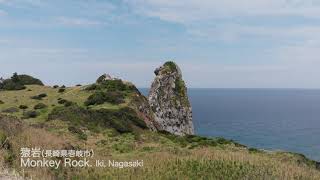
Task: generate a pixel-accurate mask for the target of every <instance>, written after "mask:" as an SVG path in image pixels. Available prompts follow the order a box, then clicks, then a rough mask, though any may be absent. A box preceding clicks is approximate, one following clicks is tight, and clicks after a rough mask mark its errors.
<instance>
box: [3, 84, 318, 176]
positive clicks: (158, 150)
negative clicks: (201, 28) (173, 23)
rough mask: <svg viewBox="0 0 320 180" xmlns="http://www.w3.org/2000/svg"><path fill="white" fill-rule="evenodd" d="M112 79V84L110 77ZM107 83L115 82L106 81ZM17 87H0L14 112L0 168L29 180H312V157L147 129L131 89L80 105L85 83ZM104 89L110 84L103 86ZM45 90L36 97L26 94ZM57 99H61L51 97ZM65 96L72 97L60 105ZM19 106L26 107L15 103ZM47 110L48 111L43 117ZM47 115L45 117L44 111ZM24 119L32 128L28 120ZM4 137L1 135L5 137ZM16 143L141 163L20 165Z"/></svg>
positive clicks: (5, 124)
mask: <svg viewBox="0 0 320 180" xmlns="http://www.w3.org/2000/svg"><path fill="white" fill-rule="evenodd" d="M116 84H117V83H116ZM113 85H115V84H113ZM26 87H27V88H26V89H25V90H20V91H0V99H1V101H3V103H0V111H2V110H4V109H8V108H12V107H15V108H18V111H19V112H14V113H7V114H9V115H10V117H7V116H3V115H1V114H6V113H0V125H1V126H0V145H1V143H3V142H4V141H5V140H6V139H8V140H9V141H8V142H6V148H0V166H5V167H11V168H14V169H16V170H17V171H18V172H19V173H20V175H23V176H25V177H32V178H33V179H114V178H116V179H227V180H228V179H230V180H233V179H237V180H238V179H240V180H241V179H250V180H251V179H252V180H255V179H257V180H259V179H315V180H316V179H320V171H319V170H317V169H316V168H315V167H316V166H315V163H316V162H315V161H312V160H309V159H307V158H305V157H304V156H303V155H300V154H295V153H286V152H265V151H262V150H258V149H255V148H247V147H245V146H243V145H241V144H238V143H236V142H234V141H232V140H226V139H223V138H206V137H200V136H185V137H179V136H175V135H171V134H168V133H166V132H151V131H149V130H147V129H146V125H145V123H144V122H143V121H142V120H141V119H140V118H139V117H138V116H137V114H136V113H135V111H134V110H133V108H132V106H133V104H139V103H142V102H140V101H143V100H142V99H141V98H140V99H137V98H138V97H140V96H138V95H137V94H135V91H134V90H130V91H127V89H124V91H126V96H125V102H124V103H122V104H119V105H116V104H111V103H104V104H101V105H93V106H89V107H87V106H85V105H84V102H85V101H86V100H87V99H88V97H89V96H90V95H92V94H93V93H94V91H95V90H90V91H88V90H84V89H86V88H87V87H88V86H82V87H68V88H66V90H65V92H63V93H59V92H58V88H52V87H47V86H38V85H27V86H26ZM111 87H112V86H111ZM43 93H45V94H47V96H46V97H43V98H42V99H41V100H37V99H31V98H30V97H32V96H37V95H39V94H43ZM62 99H64V100H65V102H64V103H59V102H58V101H59V100H60V101H61V100H62ZM66 102H72V103H71V104H70V105H68V106H67V105H66ZM39 103H43V104H45V105H46V106H47V107H44V108H43V109H37V110H36V111H37V113H38V116H37V117H36V118H29V119H24V120H19V119H14V118H12V117H11V116H13V117H18V118H22V117H23V113H25V112H27V111H34V109H33V108H34V106H35V105H37V104H39ZM20 105H25V106H27V108H25V107H24V108H22V109H19V106H20ZM49 115H50V116H49ZM48 116H49V117H48ZM30 124H32V126H30ZM7 137H8V138H7ZM21 147H42V148H43V149H93V150H94V152H95V156H94V158H93V159H92V161H94V160H95V159H104V160H108V159H113V160H119V161H123V160H143V161H144V167H143V168H131V169H130V168H129V169H116V168H74V169H71V168H60V169H58V170H53V169H46V168H38V169H36V168H35V169H32V168H31V169H30V168H29V169H28V168H27V169H24V170H23V169H22V168H21V167H20V164H19V162H20V161H19V153H20V148H21Z"/></svg>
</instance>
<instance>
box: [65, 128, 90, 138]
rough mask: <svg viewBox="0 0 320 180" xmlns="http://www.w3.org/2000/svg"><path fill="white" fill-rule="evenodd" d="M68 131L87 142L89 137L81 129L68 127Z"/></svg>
mask: <svg viewBox="0 0 320 180" xmlns="http://www.w3.org/2000/svg"><path fill="white" fill-rule="evenodd" d="M68 130H69V131H70V132H72V133H74V134H77V135H78V137H79V139H82V140H87V135H86V134H85V133H84V132H83V131H82V130H81V129H80V128H77V127H75V126H70V127H68Z"/></svg>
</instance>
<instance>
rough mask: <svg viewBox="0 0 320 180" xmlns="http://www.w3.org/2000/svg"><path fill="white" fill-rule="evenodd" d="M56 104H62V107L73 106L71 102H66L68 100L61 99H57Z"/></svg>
mask: <svg viewBox="0 0 320 180" xmlns="http://www.w3.org/2000/svg"><path fill="white" fill-rule="evenodd" d="M58 103H59V104H63V105H64V106H66V107H68V106H72V105H74V104H75V103H74V102H72V101H68V100H66V99H61V98H59V99H58Z"/></svg>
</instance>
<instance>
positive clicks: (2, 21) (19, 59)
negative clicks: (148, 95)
mask: <svg viewBox="0 0 320 180" xmlns="http://www.w3.org/2000/svg"><path fill="white" fill-rule="evenodd" d="M319 32H320V1H319V0H255V1H252V0H237V1H234V0H223V1H221V0H201V1H198V0H184V1H178V0H90V1H89V0H55V1H46V0H0V76H4V77H8V76H10V75H11V74H12V73H13V72H15V71H17V72H19V73H26V74H31V75H34V76H36V77H40V78H41V79H42V80H43V81H44V82H45V83H47V84H50V85H53V84H66V85H74V84H78V83H82V84H87V83H91V82H93V81H94V80H95V79H96V78H97V77H98V76H99V75H100V74H102V73H105V72H106V73H110V74H112V75H114V76H117V77H121V78H123V79H125V80H129V81H132V82H134V83H135V84H137V86H139V87H148V86H150V83H151V81H152V79H153V78H154V74H153V70H154V69H155V68H156V67H157V66H159V65H161V64H162V63H163V62H165V61H166V60H175V61H176V62H177V63H178V64H179V65H180V66H181V69H182V71H183V73H184V79H185V80H186V82H187V85H188V86H189V87H210V88H320V71H319V68H318V67H319V66H320V33H319Z"/></svg>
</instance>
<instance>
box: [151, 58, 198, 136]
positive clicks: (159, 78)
mask: <svg viewBox="0 0 320 180" xmlns="http://www.w3.org/2000/svg"><path fill="white" fill-rule="evenodd" d="M155 74H156V77H155V79H154V81H153V83H152V86H151V89H150V92H149V104H150V107H151V109H152V111H153V113H154V116H155V117H154V118H155V121H156V122H157V123H158V124H159V125H160V130H165V131H168V132H170V133H172V134H176V135H181V136H183V135H188V134H194V128H193V123H192V108H191V105H190V102H189V99H188V95H187V88H186V85H185V83H184V81H183V80H182V73H181V70H180V69H179V67H178V66H177V65H176V64H175V63H174V62H166V63H165V64H164V65H163V66H161V67H159V68H157V69H156V70H155Z"/></svg>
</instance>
